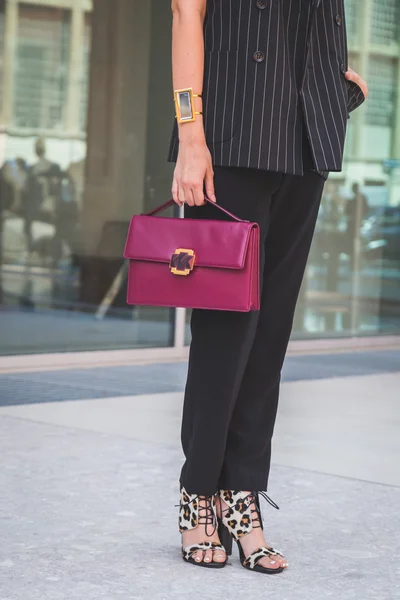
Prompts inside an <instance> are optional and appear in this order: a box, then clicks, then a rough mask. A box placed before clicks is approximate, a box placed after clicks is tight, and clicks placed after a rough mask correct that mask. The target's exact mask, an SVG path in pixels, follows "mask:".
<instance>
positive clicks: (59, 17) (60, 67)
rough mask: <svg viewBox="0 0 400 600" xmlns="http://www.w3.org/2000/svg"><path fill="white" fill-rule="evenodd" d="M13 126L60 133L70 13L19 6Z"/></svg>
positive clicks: (66, 72)
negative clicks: (51, 130) (56, 130)
mask: <svg viewBox="0 0 400 600" xmlns="http://www.w3.org/2000/svg"><path fill="white" fill-rule="evenodd" d="M17 35H18V37H17V49H16V53H17V54H16V61H15V66H16V72H15V91H14V94H15V100H14V124H15V125H16V126H17V127H22V128H29V127H30V128H35V129H36V128H41V129H62V128H63V126H64V117H65V103H66V93H67V84H68V63H69V40H70V13H69V11H66V10H62V9H57V8H51V7H49V8H43V7H38V6H31V5H24V4H21V5H20V6H19V15H18V34H17Z"/></svg>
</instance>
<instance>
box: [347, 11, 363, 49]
mask: <svg viewBox="0 0 400 600" xmlns="http://www.w3.org/2000/svg"><path fill="white" fill-rule="evenodd" d="M344 4H345V9H346V28H347V35H348V41H349V48H351V46H352V45H354V44H355V43H356V41H357V38H358V34H359V23H360V21H359V19H358V5H357V0H345V3H344Z"/></svg>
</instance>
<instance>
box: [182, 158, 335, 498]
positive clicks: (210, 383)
mask: <svg viewBox="0 0 400 600" xmlns="http://www.w3.org/2000/svg"><path fill="white" fill-rule="evenodd" d="M214 172H215V176H214V180H215V188H216V197H217V202H218V203H219V204H221V205H222V206H223V207H225V208H227V209H229V210H230V211H232V212H234V213H236V214H237V215H238V216H239V217H241V218H243V219H247V220H250V221H256V222H257V223H259V225H260V228H261V277H262V288H261V289H262V295H261V309H260V311H259V312H251V313H235V312H225V311H209V310H194V311H193V314H192V319H191V331H192V343H191V348H190V358H189V369H188V378H187V384H186V391H185V401H184V408H183V421H182V445H183V451H184V454H185V457H186V461H185V463H184V465H183V468H182V473H181V478H180V481H181V484H182V485H183V486H184V487H185V488H186V489H187V491H189V492H190V493H194V494H199V495H211V494H213V493H214V492H215V491H216V490H217V489H234V490H252V491H260V490H266V489H267V484H268V476H269V470H270V459H271V438H272V435H273V430H274V425H275V419H276V413H277V406H278V397H279V385H280V376H281V369H282V365H283V361H284V357H285V354H286V349H287V345H288V341H289V336H290V332H291V329H292V323H293V315H294V310H295V306H296V302H297V297H298V293H299V290H300V286H301V282H302V278H303V275H304V269H305V266H306V262H307V257H308V254H309V250H310V245H311V240H312V236H313V233H314V228H315V222H316V219H317V214H318V209H319V204H320V199H321V195H322V190H323V186H324V180H323V179H322V177H320V176H319V175H318V174H317V173H314V172H311V171H309V172H307V173H306V174H304V175H303V176H298V175H286V174H281V173H272V172H268V171H262V170H258V169H246V168H240V167H215V168H214ZM185 216H186V217H189V218H200V219H201V218H206V219H207V218H208V219H221V218H225V216H224V215H223V214H222V213H221V211H218V210H217V209H215V208H214V207H213V206H211V205H206V206H204V207H189V206H185Z"/></svg>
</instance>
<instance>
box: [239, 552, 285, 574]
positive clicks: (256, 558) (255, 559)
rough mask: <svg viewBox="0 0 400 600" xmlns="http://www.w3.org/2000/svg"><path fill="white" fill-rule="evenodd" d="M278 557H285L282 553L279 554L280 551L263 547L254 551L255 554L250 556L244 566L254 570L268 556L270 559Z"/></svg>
mask: <svg viewBox="0 0 400 600" xmlns="http://www.w3.org/2000/svg"><path fill="white" fill-rule="evenodd" d="M277 555H278V556H282V558H283V555H282V554H281V553H280V552H278V550H276V549H275V548H270V547H268V546H263V547H262V548H257V550H254V552H252V553H251V554H250V556H248V557H247V558H246V559H245V560H244V561H243V566H244V567H248V568H249V569H254V567H255V566H256V565H257V564H258V563H259V562H260V560H261V559H262V558H265V557H266V556H267V557H268V558H270V557H272V556H277Z"/></svg>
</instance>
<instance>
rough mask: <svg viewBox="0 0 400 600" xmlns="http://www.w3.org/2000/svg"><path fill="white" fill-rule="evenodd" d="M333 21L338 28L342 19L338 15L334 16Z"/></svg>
mask: <svg viewBox="0 0 400 600" xmlns="http://www.w3.org/2000/svg"><path fill="white" fill-rule="evenodd" d="M335 21H336V24H337V25H339V26H340V25H341V24H342V17H341V16H340V15H336V17H335Z"/></svg>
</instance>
